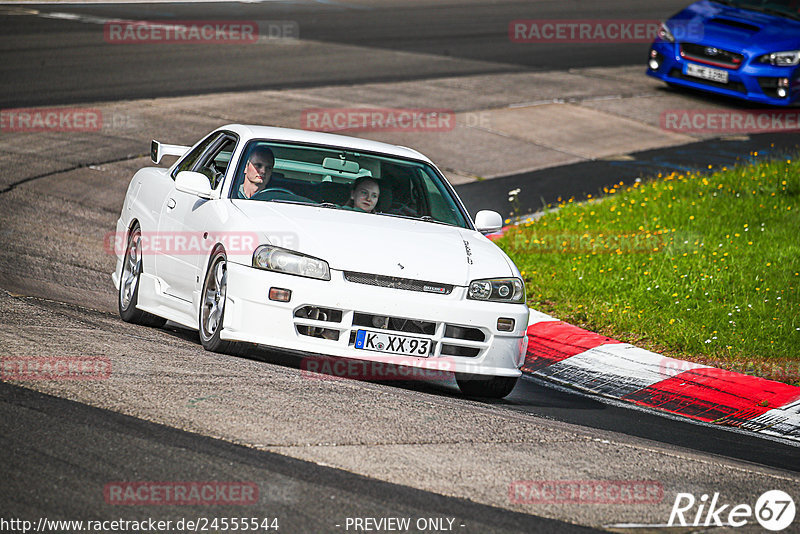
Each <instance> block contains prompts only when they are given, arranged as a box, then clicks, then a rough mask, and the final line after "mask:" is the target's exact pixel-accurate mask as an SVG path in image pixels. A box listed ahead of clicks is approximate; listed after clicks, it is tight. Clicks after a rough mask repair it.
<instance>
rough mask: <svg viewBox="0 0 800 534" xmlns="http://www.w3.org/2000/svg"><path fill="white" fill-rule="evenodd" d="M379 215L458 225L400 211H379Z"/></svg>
mask: <svg viewBox="0 0 800 534" xmlns="http://www.w3.org/2000/svg"><path fill="white" fill-rule="evenodd" d="M377 215H385V216H386V217H398V218H400V219H408V220H410V221H423V222H431V223H436V224H444V225H447V226H457V225H455V224H453V223H449V222H445V221H440V220H437V219H434V218H433V217H431V216H430V215H422V216H420V217H413V216H411V215H400V214H399V213H385V212H381V213H378V214H377Z"/></svg>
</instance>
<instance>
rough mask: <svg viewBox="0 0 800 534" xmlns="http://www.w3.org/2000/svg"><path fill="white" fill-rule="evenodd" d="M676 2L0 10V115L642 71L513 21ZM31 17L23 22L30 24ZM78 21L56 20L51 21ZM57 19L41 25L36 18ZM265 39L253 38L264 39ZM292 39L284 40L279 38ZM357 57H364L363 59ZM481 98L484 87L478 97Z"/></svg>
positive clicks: (666, 8) (628, 15)
mask: <svg viewBox="0 0 800 534" xmlns="http://www.w3.org/2000/svg"><path fill="white" fill-rule="evenodd" d="M685 3H686V2H685V1H684V0H662V1H660V2H657V3H653V2H637V1H635V0H610V1H603V2H579V1H570V2H563V1H560V0H546V1H538V2H530V1H528V0H506V1H504V2H483V1H477V0H471V1H467V2H448V3H445V2H391V1H389V2H383V1H371V2H352V1H335V2H315V1H287V2H256V3H231V2H225V3H219V4H217V3H199V4H190V3H184V4H138V3H137V4H116V5H107V4H106V5H102V4H100V5H98V4H84V5H70V4H57V5H54V4H48V5H36V4H32V5H31V4H26V5H24V6H19V7H17V6H13V7H12V6H2V7H0V57H2V61H1V62H0V79H2V80H3V87H2V89H0V107H3V108H7V107H21V106H40V105H55V104H75V103H79V102H101V101H114V100H120V99H132V98H151V97H159V96H174V95H187V94H203V93H213V92H222V91H243V90H258V89H279V88H280V89H285V88H290V87H309V86H316V85H330V84H355V83H364V82H378V81H401V80H411V79H421V78H429V77H441V76H447V75H465V74H484V73H496V72H520V71H525V70H531V69H533V70H567V69H571V68H580V67H586V66H615V65H630V64H635V63H643V61H644V58H645V56H646V54H647V46H648V45H647V43H634V44H606V45H603V46H596V45H592V44H581V43H564V42H555V43H537V44H518V43H512V42H511V41H510V39H509V34H508V28H509V22H510V21H512V20H515V19H541V20H549V19H597V18H600V19H611V20H614V19H620V20H630V19H634V20H654V19H663V18H665V17H668V16H669V15H671V14H673V13H674V12H676V11H678V10H679V9H680V8H681V7H683V6H684V5H685ZM32 12H33V13H36V14H37V16H29V15H30V14H31V13H32ZM54 13H56V14H68V15H70V16H73V17H74V16H80V17H84V18H82V19H77V20H76V19H74V18H73V19H72V20H70V19H66V18H63V15H53V14H54ZM53 16H56V17H62V18H45V17H53ZM112 19H126V20H154V21H170V20H173V21H176V20H177V21H181V20H183V21H185V20H210V21H216V20H228V21H230V20H244V21H255V22H257V23H260V24H261V25H262V27H266V28H268V27H269V23H270V22H275V21H283V22H289V23H291V24H293V25H294V26H293V27H295V28H296V32H297V33H298V34H299V37H300V39H301V41H300V42H298V43H295V44H279V42H277V41H275V42H263V41H262V42H260V43H259V44H252V45H251V44H246V45H236V44H225V45H202V44H201V45H198V44H188V45H170V44H165V43H161V44H149V45H141V44H126V45H121V44H111V43H108V42H106V41H104V35H103V22H104V21H105V20H112ZM268 31H269V30H265V33H268ZM286 34H287V35H294V33H289V32H287V33H286ZM365 50H366V51H365ZM485 90H486V91H487V92H491V91H492V87H486V88H485Z"/></svg>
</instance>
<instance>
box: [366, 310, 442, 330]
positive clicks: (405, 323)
mask: <svg viewBox="0 0 800 534" xmlns="http://www.w3.org/2000/svg"><path fill="white" fill-rule="evenodd" d="M353 326H364V327H367V328H377V329H380V330H393V331H395V332H405V333H407V334H425V335H427V336H432V335H434V334H435V333H436V323H433V322H430V321H418V320H416V319H404V318H401V317H389V316H387V315H373V314H371V313H360V312H356V313H355V314H353Z"/></svg>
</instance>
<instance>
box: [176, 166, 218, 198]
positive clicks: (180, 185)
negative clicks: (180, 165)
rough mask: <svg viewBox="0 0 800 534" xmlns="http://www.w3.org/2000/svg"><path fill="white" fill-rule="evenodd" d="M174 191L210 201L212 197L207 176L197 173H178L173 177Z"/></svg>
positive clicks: (212, 193)
mask: <svg viewBox="0 0 800 534" xmlns="http://www.w3.org/2000/svg"><path fill="white" fill-rule="evenodd" d="M175 189H177V190H178V191H182V192H184V193H189V194H190V195H195V196H198V197H200V198H206V199H210V198H213V197H214V192H213V189H211V183H210V182H209V181H208V176H206V175H205V174H202V173H199V172H192V171H181V172H179V173H178V176H176V177H175Z"/></svg>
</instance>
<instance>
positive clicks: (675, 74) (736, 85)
mask: <svg viewBox="0 0 800 534" xmlns="http://www.w3.org/2000/svg"><path fill="white" fill-rule="evenodd" d="M669 75H670V77H671V78H678V79H679V80H686V81H687V82H694V83H702V84H704V85H711V86H713V87H719V88H721V89H730V90H731V91H736V92H737V93H747V88H746V87H745V86H744V84H743V83H741V82H728V83H720V82H714V81H711V80H705V79H703V78H695V77H694V76H686V75H685V74H684V73H682V72H681V71H680V69H672V70H671V71H669Z"/></svg>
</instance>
